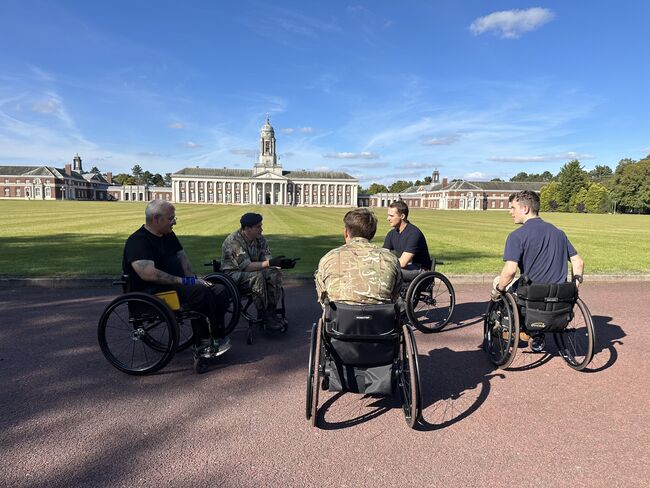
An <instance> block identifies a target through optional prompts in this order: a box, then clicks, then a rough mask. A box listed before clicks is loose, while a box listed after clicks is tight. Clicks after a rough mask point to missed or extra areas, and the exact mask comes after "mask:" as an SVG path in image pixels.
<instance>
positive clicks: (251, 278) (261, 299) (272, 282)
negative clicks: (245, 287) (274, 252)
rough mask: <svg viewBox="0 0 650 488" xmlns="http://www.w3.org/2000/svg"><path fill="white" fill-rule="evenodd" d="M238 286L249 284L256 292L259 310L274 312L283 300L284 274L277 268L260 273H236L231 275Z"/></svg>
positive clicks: (256, 302) (256, 304)
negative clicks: (281, 299)
mask: <svg viewBox="0 0 650 488" xmlns="http://www.w3.org/2000/svg"><path fill="white" fill-rule="evenodd" d="M229 276H230V277H231V278H232V279H233V280H235V282H236V283H237V284H238V285H242V284H244V283H248V284H249V285H250V287H251V290H253V291H254V292H255V306H256V307H257V309H258V310H268V311H270V312H274V311H275V309H276V308H278V306H279V305H280V304H279V303H278V302H279V301H280V298H282V273H281V272H280V270H279V269H277V268H268V269H263V270H260V271H235V272H233V273H229Z"/></svg>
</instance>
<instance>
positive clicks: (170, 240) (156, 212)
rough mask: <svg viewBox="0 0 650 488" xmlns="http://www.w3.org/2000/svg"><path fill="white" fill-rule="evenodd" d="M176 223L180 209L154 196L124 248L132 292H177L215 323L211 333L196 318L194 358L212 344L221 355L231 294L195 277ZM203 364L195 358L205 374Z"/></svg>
mask: <svg viewBox="0 0 650 488" xmlns="http://www.w3.org/2000/svg"><path fill="white" fill-rule="evenodd" d="M175 224H176V209H175V208H174V206H173V205H172V204H171V203H169V202H167V201H165V200H153V201H152V202H151V203H149V205H147V208H146V210H145V224H144V225H143V226H142V227H140V228H139V229H138V230H137V231H135V232H134V233H133V234H131V236H129V238H128V239H127V241H126V244H125V246H124V255H123V258H122V269H123V271H124V273H125V274H128V275H129V285H130V289H129V291H143V292H146V293H158V292H161V291H168V290H175V291H176V293H177V294H178V298H179V300H180V302H181V303H182V304H183V305H185V306H187V307H188V308H189V309H190V310H195V311H197V312H199V313H201V314H203V315H205V316H206V317H208V319H209V321H210V327H211V329H212V337H210V328H209V327H208V324H207V323H206V322H205V321H204V320H193V321H192V330H193V332H194V339H195V356H196V357H195V359H196V358H199V357H201V355H202V354H204V352H202V351H205V348H208V347H210V348H212V349H211V350H212V351H213V352H214V349H215V348H216V354H221V353H223V352H225V351H226V350H227V349H228V348H229V347H230V341H229V339H228V338H224V333H223V332H224V314H225V311H226V306H227V301H228V294H227V292H226V290H225V288H224V287H223V286H221V285H214V286H213V285H212V284H211V283H209V282H207V281H205V280H202V279H200V278H196V277H195V275H194V273H193V272H192V267H191V265H190V262H189V259H188V258H187V254H186V253H185V251H184V250H183V246H182V245H181V243H180V241H179V240H178V238H177V237H176V234H174V232H173V230H172V228H173V227H174V225H175ZM211 339H212V341H211ZM199 363H200V364H198V365H197V362H196V361H195V366H197V367H198V368H199V370H198V371H197V372H205V363H201V362H199Z"/></svg>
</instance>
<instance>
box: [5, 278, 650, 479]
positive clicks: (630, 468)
mask: <svg viewBox="0 0 650 488" xmlns="http://www.w3.org/2000/svg"><path fill="white" fill-rule="evenodd" d="M455 287H456V295H457V302H458V305H457V307H456V311H455V313H454V317H453V323H452V324H450V325H449V326H448V328H447V329H445V330H444V331H443V332H441V333H438V334H432V335H423V334H421V333H419V332H416V339H417V344H418V349H419V362H420V369H421V381H422V386H423V407H424V412H423V417H424V418H423V421H422V424H421V425H420V428H419V430H415V431H414V430H411V429H409V428H408V427H407V426H406V423H405V422H404V418H403V414H402V411H401V408H400V405H399V402H398V400H397V399H390V398H388V399H377V398H366V397H362V396H360V395H353V394H345V395H337V394H331V393H325V392H323V393H321V402H320V404H321V406H324V414H323V415H322V417H321V418H320V426H321V428H319V429H314V428H312V427H311V425H310V423H309V422H308V421H307V420H306V419H305V386H306V376H307V360H308V355H309V334H310V329H311V324H312V323H313V322H314V321H315V320H316V319H317V318H318V316H319V310H320V309H319V306H318V305H317V303H316V302H315V292H314V290H313V287H312V286H305V285H303V286H297V285H292V286H288V287H287V307H288V316H289V319H290V329H289V331H288V332H287V333H286V334H284V335H279V336H265V335H264V334H263V333H262V332H261V331H259V332H258V334H257V336H256V342H255V343H254V344H253V345H251V346H249V345H247V344H246V343H245V326H244V324H243V323H242V324H241V326H240V328H238V329H237V330H236V331H235V332H234V334H233V336H232V341H233V347H232V349H231V350H230V351H228V352H227V353H226V354H225V355H224V356H222V357H221V358H220V360H219V361H218V362H217V363H216V364H215V365H214V366H213V367H212V368H211V369H210V371H209V372H208V373H206V374H204V375H196V374H194V373H193V371H192V368H191V363H192V361H191V352H190V351H184V352H180V353H178V354H177V355H176V356H175V357H174V359H173V360H172V362H171V363H170V364H169V365H168V366H166V367H165V368H164V369H163V370H162V371H160V372H159V373H157V374H154V375H150V376H145V377H134V376H129V375H126V374H123V373H121V372H119V371H118V370H117V369H115V368H113V367H112V366H111V365H110V364H109V363H108V361H106V360H105V359H104V357H103V356H102V354H101V352H100V350H99V346H98V345H97V338H96V329H97V320H98V318H99V316H100V314H101V312H102V310H103V309H104V307H105V306H106V305H107V304H108V303H109V301H110V300H111V299H112V298H114V297H115V296H116V295H117V294H118V290H117V287H114V288H110V287H109V288H66V289H47V288H16V289H0V486H10V487H28V486H29V487H58V486H61V487H63V486H65V487H76V486H93V487H96V486H111V487H127V486H128V487H133V486H151V487H161V486H174V487H176V486H178V487H180V486H191V487H203V486H206V487H207V486H228V487H230V486H243V487H259V486H283V487H284V486H326V485H329V486H337V487H339V486H340V487H365V486H373V487H382V486H398V485H400V486H445V487H448V486H512V487H515V486H517V487H519V486H589V487H593V486H625V487H631V486H648V485H649V480H650V442H649V440H650V413H649V410H650V409H649V406H650V388H648V386H649V385H650V353H649V351H650V334H649V333H648V323H650V300H649V299H648V298H649V297H650V282H647V281H646V282H639V283H633V282H624V283H613V282H609V283H607V282H602V283H589V282H585V284H584V285H583V287H581V296H582V297H583V299H584V300H585V302H586V303H587V304H588V305H589V307H590V309H591V312H592V315H593V318H594V323H595V328H596V334H597V347H596V351H597V353H596V355H595V357H594V359H593V361H592V363H591V364H590V366H589V367H588V369H587V370H586V371H585V372H576V371H574V370H572V369H570V368H569V367H568V366H567V365H566V364H565V363H564V361H563V360H562V358H561V357H559V356H558V355H557V351H556V349H555V346H554V345H553V344H552V341H550V342H551V343H550V344H548V350H549V353H550V354H532V353H530V352H526V351H525V350H524V351H523V352H522V350H520V351H519V353H518V359H516V360H515V363H514V364H513V365H512V367H511V368H510V369H509V370H507V371H503V370H495V369H494V368H493V367H492V365H491V363H490V362H489V361H488V358H487V356H486V354H485V353H484V352H483V351H482V350H481V348H480V345H481V341H482V313H483V312H484V310H485V307H486V303H487V302H486V300H487V296H488V295H487V293H488V292H487V286H486V285H485V284H463V283H458V284H455Z"/></svg>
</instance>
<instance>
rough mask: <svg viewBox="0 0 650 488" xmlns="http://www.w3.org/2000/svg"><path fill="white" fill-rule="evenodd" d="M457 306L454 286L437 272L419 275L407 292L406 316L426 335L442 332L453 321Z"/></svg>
mask: <svg viewBox="0 0 650 488" xmlns="http://www.w3.org/2000/svg"><path fill="white" fill-rule="evenodd" d="M455 305H456V293H455V292H454V288H453V286H451V283H450V282H449V280H448V279H447V277H446V276H445V275H443V274H441V273H438V272H437V271H427V272H425V273H421V274H419V275H418V276H417V277H416V278H415V279H414V280H413V281H412V282H411V285H410V286H409V288H408V291H407V292H406V315H407V316H408V318H409V320H410V322H411V324H413V325H414V326H415V327H417V329H418V330H420V331H422V332H424V333H431V332H438V331H440V330H442V329H443V327H444V326H445V325H447V323H448V322H449V319H451V314H452V313H454V306H455Z"/></svg>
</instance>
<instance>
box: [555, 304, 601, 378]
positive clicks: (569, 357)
mask: <svg viewBox="0 0 650 488" xmlns="http://www.w3.org/2000/svg"><path fill="white" fill-rule="evenodd" d="M553 339H554V340H555V344H556V345H557V348H558V350H559V351H560V355H561V356H562V357H563V358H564V360H565V361H566V362H567V364H568V365H569V366H570V367H571V368H573V369H575V370H577V371H582V370H583V369H584V368H585V367H587V365H588V364H589V362H590V361H591V358H592V357H593V355H594V347H595V345H596V333H595V331H594V323H593V320H592V318H591V312H589V309H588V308H587V305H585V302H583V301H582V300H581V299H580V298H578V301H577V302H576V304H575V307H574V308H573V320H571V322H569V324H568V325H567V326H566V329H564V330H563V331H562V332H555V333H554V334H553Z"/></svg>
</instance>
